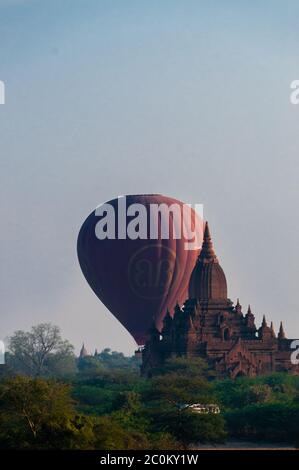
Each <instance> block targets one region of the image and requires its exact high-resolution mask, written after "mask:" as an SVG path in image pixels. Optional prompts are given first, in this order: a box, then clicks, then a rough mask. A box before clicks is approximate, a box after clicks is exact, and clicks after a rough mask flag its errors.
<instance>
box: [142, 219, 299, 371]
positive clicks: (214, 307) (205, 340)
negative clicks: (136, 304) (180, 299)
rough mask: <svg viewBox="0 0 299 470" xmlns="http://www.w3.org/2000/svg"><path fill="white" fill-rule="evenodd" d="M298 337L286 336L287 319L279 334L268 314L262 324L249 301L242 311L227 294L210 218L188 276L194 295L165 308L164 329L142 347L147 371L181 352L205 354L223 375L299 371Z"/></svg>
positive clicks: (190, 289) (181, 354) (203, 356)
mask: <svg viewBox="0 0 299 470" xmlns="http://www.w3.org/2000/svg"><path fill="white" fill-rule="evenodd" d="M292 341H293V340H291V339H287V338H286V335H285V332H284V329H283V325H282V323H281V324H280V329H279V332H278V334H277V335H276V334H275V331H274V328H273V323H272V322H271V324H270V326H269V325H268V324H267V322H266V319H265V316H264V317H263V321H262V324H261V326H260V327H259V328H257V326H256V323H255V317H254V314H253V313H252V311H251V308H250V306H249V307H248V310H247V313H246V314H244V313H243V312H242V306H241V305H240V303H239V300H238V301H237V303H236V304H235V305H233V302H232V301H231V300H230V299H229V298H228V297H227V283H226V277H225V274H224V271H223V269H222V267H221V266H220V264H219V261H218V259H217V256H216V254H215V251H214V248H213V243H212V240H211V236H210V230H209V226H208V223H207V222H206V225H205V230H204V239H203V244H202V249H201V251H200V254H199V256H198V259H197V262H196V265H195V267H194V269H193V272H192V275H191V278H190V282H189V298H188V299H187V300H186V301H185V303H184V305H183V306H179V305H177V306H176V307H175V309H174V312H172V313H170V312H169V311H168V312H167V313H166V315H165V317H164V323H163V329H162V331H158V330H157V329H156V327H153V328H152V329H151V331H150V332H149V338H148V341H147V343H146V345H145V347H144V349H143V352H142V367H141V371H142V373H143V375H147V376H150V375H151V369H152V368H153V367H157V366H160V365H162V364H163V362H164V361H165V359H167V358H170V357H176V356H185V357H202V358H204V359H206V360H207V362H208V363H209V364H210V365H212V367H213V368H215V370H216V371H217V372H218V373H219V374H220V375H223V376H229V377H231V378H235V377H238V376H250V377H253V376H256V375H262V374H267V373H271V372H281V371H288V372H291V373H299V366H298V365H297V366H296V365H293V364H292V363H291V353H292V351H293V350H292V349H291V348H290V344H291V342H292Z"/></svg>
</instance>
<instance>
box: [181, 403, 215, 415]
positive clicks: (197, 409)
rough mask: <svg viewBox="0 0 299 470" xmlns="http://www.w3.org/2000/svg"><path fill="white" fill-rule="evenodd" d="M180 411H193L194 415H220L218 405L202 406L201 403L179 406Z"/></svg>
mask: <svg viewBox="0 0 299 470" xmlns="http://www.w3.org/2000/svg"><path fill="white" fill-rule="evenodd" d="M180 409H181V411H182V410H186V409H189V410H191V411H194V413H202V414H207V413H213V414H218V413H220V408H219V406H218V405H215V404H213V403H211V404H207V405H203V404H202V403H193V404H192V405H187V404H185V405H181V406H180Z"/></svg>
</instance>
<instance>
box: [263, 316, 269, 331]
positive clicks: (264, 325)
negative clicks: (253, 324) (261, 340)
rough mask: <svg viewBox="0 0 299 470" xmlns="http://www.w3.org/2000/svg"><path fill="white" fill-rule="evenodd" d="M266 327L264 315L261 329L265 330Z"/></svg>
mask: <svg viewBox="0 0 299 470" xmlns="http://www.w3.org/2000/svg"><path fill="white" fill-rule="evenodd" d="M266 326H268V325H267V322H266V317H265V315H263V321H262V327H263V328H265V327H266Z"/></svg>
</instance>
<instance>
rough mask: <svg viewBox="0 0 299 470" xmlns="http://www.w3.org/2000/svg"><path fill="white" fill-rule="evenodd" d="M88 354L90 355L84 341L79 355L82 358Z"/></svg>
mask: <svg viewBox="0 0 299 470" xmlns="http://www.w3.org/2000/svg"><path fill="white" fill-rule="evenodd" d="M86 356H88V352H87V350H86V348H85V345H84V343H83V344H82V348H81V351H80V356H79V357H80V358H82V357H86Z"/></svg>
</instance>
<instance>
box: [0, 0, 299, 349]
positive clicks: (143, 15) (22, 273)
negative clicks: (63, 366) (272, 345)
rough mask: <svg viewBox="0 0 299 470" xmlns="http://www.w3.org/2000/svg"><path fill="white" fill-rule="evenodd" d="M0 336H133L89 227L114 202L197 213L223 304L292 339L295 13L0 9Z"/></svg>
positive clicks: (123, 342)
mask: <svg viewBox="0 0 299 470" xmlns="http://www.w3.org/2000/svg"><path fill="white" fill-rule="evenodd" d="M0 41H1V46H0V80H3V81H4V82H5V85H6V104H5V105H1V106H0V145H1V153H0V162H1V167H0V170H1V181H0V205H1V231H0V246H1V253H0V257H1V259H0V271H1V277H0V305H1V309H0V312H1V329H0V332H1V334H0V337H1V338H5V337H6V336H7V335H10V334H11V333H12V332H13V331H14V330H16V329H23V328H24V329H27V328H29V327H30V326H31V325H33V324H36V323H38V322H42V321H51V322H52V323H55V324H58V325H59V326H60V327H61V328H62V331H63V335H64V336H65V337H66V338H68V339H69V340H70V341H72V342H73V343H74V344H75V345H76V347H77V348H78V347H79V346H80V345H81V342H82V341H85V344H86V346H87V348H88V349H89V350H93V349H94V348H95V347H97V348H98V349H101V348H103V347H106V346H110V347H112V348H113V349H116V350H123V351H124V352H126V353H129V352H132V351H133V350H134V341H133V340H132V339H131V337H130V335H129V334H128V333H127V332H126V331H125V330H124V329H123V328H122V326H121V325H120V324H118V322H117V321H116V320H114V318H113V317H112V315H111V314H110V313H109V312H108V311H107V310H106V309H105V307H104V306H103V305H102V304H101V302H100V301H99V300H98V299H97V298H96V296H95V295H94V294H93V292H92V291H91V289H90V288H89V286H88V285H87V283H86V281H85V279H84V277H83V275H82V274H81V271H80V268H79V265H78V262H77V255H76V239H77V234H78V231H79V228H80V226H81V224H82V222H83V221H84V219H85V218H86V216H87V215H88V214H89V213H90V212H91V210H92V209H93V208H94V207H95V206H97V205H98V204H99V203H100V202H103V201H106V200H109V199H111V198H114V197H116V196H118V195H119V194H130V193H131V194H132V193H140V192H142V193H146V192H149V193H153V192H157V193H163V194H165V195H169V196H173V197H176V198H178V199H182V200H185V201H188V202H194V203H195V202H198V203H200V202H201V203H203V204H204V207H205V217H206V218H207V219H208V220H209V223H210V227H211V231H212V235H213V238H214V243H215V248H216V252H217V254H218V257H219V259H220V262H221V264H222V266H223V268H224V271H225V273H226V275H227V281H228V289H229V296H230V298H231V299H232V300H233V301H235V300H236V298H237V297H240V301H241V304H242V305H243V307H245V308H244V309H245V310H246V308H247V304H248V303H249V302H250V303H251V306H252V310H253V312H254V313H255V315H256V319H257V323H260V322H261V319H262V315H263V314H266V317H267V319H269V320H271V319H273V321H274V326H275V328H276V329H277V327H278V326H279V321H280V320H281V319H282V320H283V321H284V324H285V330H286V333H287V334H288V335H289V336H290V337H297V338H298V337H299V314H298V305H299V300H298V281H299V252H298V233H299V217H298V203H299V188H298V181H299V154H298V150H299V105H298V106H294V105H291V104H290V101H289V95H290V82H291V81H292V80H294V79H299V3H298V1H296V0H294V1H274V0H268V1H266V0H264V1H260V0H259V1H249V0H248V1H245V0H243V1H239V0H238V1H237V0H235V1H229V0H228V1H225V2H224V1H222V0H218V1H210V2H206V1H199V0H194V1H192V0H186V1H179V0H163V1H161V0H150V1H142V0H135V1H133V0H106V1H105V0H98V1H95V0H32V1H30V0H27V1H26V0H23V1H22V0H19V1H17V0H4V1H3V0H2V1H1V0H0Z"/></svg>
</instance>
